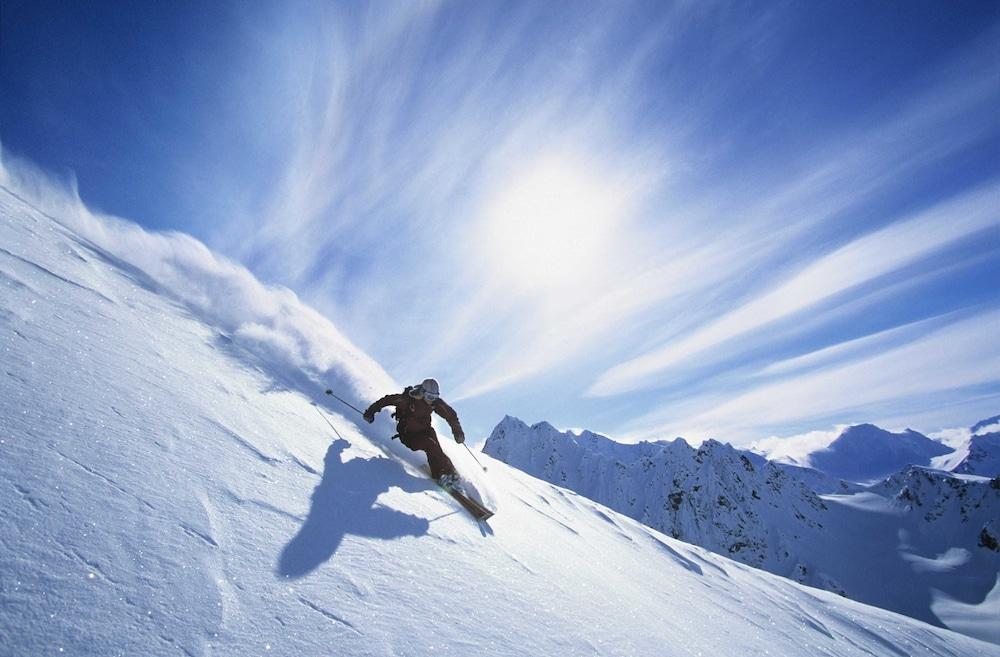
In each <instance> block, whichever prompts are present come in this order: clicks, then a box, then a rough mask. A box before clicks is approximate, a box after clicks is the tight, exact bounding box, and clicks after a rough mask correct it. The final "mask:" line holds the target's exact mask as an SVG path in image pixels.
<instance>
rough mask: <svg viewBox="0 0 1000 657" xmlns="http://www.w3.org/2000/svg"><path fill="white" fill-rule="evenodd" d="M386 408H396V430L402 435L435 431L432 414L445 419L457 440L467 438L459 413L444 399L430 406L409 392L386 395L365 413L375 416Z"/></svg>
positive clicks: (437, 400)
mask: <svg viewBox="0 0 1000 657" xmlns="http://www.w3.org/2000/svg"><path fill="white" fill-rule="evenodd" d="M386 406H395V407H396V412H395V413H394V416H395V417H396V430H397V431H398V432H399V434H400V435H403V434H416V433H424V432H426V431H427V430H429V429H430V430H433V427H432V426H431V413H432V412H433V413H437V414H438V415H440V416H441V417H443V418H444V419H445V422H447V423H448V426H449V427H451V433H452V434H454V436H455V437H456V438H458V437H459V436H463V437H464V436H465V432H464V431H462V425H461V424H460V423H459V421H458V413H456V412H455V409H453V408H452V407H451V406H449V405H448V404H447V403H445V401H444V400H443V399H440V398H438V399H435V400H434V402H433V403H430V404H428V403H427V402H426V401H424V400H423V399H415V398H414V397H411V396H410V395H409V394H408V390H404V391H403V392H401V393H397V394H395V395H386V396H385V397H383V398H382V399H380V400H378V401H377V402H375V403H374V404H372V405H371V406H369V407H368V410H367V411H365V413H366V414H368V415H374V414H375V413H377V412H379V411H380V410H382V409H383V408H385V407H386Z"/></svg>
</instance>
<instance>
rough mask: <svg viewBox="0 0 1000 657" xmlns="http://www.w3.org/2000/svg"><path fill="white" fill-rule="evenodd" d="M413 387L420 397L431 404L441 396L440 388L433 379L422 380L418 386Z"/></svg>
mask: <svg viewBox="0 0 1000 657" xmlns="http://www.w3.org/2000/svg"><path fill="white" fill-rule="evenodd" d="M414 387H415V388H416V389H417V390H419V391H420V394H421V396H422V397H423V398H424V399H425V400H427V401H429V402H432V401H434V400H435V399H438V398H439V397H440V396H441V388H440V387H439V386H438V382H437V381H435V380H434V379H424V380H423V381H422V382H421V383H420V385H418V386H414Z"/></svg>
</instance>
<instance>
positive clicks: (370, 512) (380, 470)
mask: <svg viewBox="0 0 1000 657" xmlns="http://www.w3.org/2000/svg"><path fill="white" fill-rule="evenodd" d="M350 445H351V444H350V443H349V442H347V441H346V440H343V439H338V440H335V441H334V442H333V444H331V445H330V449H328V450H327V452H326V458H325V459H324V464H325V466H324V470H323V479H322V481H320V483H319V485H318V486H316V489H315V490H314V491H313V494H312V506H311V508H310V509H309V517H308V518H306V521H305V523H304V524H303V525H302V527H301V528H299V532H298V534H296V535H295V537H294V538H292V540H291V541H289V542H288V545H286V546H285V548H284V550H282V551H281V556H280V557H279V559H278V569H277V572H278V574H279V575H280V576H282V577H289V578H298V577H304V576H305V575H308V574H309V573H311V572H312V571H314V570H316V568H318V567H319V566H320V565H321V564H322V563H323V562H325V561H327V560H328V559H330V557H332V556H333V554H334V553H335V552H336V551H337V548H339V547H340V543H341V541H342V540H343V539H344V536H345V535H346V534H355V535H357V536H366V537H369V538H381V539H386V540H389V539H393V538H399V537H401V536H422V535H424V534H426V533H427V530H428V528H429V526H430V525H429V524H428V521H427V520H426V519H424V518H420V517H418V516H414V515H410V514H408V513H403V512H401V511H396V510H395V509H390V508H388V507H384V506H379V505H376V504H375V500H376V499H377V498H378V496H379V495H380V494H381V493H383V492H385V491H387V490H389V489H390V488H391V487H393V486H397V487H399V488H402V489H403V490H404V491H406V492H410V493H413V492H419V491H421V490H426V489H427V482H426V481H425V480H424V479H422V478H420V477H414V476H413V475H410V474H407V472H406V471H405V470H404V469H403V466H402V465H400V464H399V463H397V462H396V461H393V460H392V459H388V458H383V457H375V458H370V459H364V458H353V459H351V460H349V461H346V462H344V461H342V460H341V455H342V454H343V452H344V450H345V449H347V448H348V447H350Z"/></svg>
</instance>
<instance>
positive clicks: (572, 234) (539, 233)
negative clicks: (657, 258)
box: [483, 157, 628, 292]
mask: <svg viewBox="0 0 1000 657" xmlns="http://www.w3.org/2000/svg"><path fill="white" fill-rule="evenodd" d="M625 196H626V195H625V194H624V193H623V191H622V190H621V189H618V188H617V186H616V185H615V184H614V183H613V182H611V181H608V180H606V179H605V178H603V177H602V176H601V175H599V174H598V173H595V172H594V171H593V170H592V169H591V168H590V167H588V166H586V165H584V164H582V163H581V161H579V160H576V159H573V158H569V157H546V158H544V159H541V160H539V161H537V162H535V163H534V164H532V165H531V166H529V167H527V168H525V169H523V170H521V171H519V172H518V173H517V174H515V176H514V177H513V178H512V179H511V180H510V182H509V183H508V184H506V185H505V186H504V188H503V189H502V190H500V191H499V192H498V193H497V194H495V195H494V196H493V197H492V200H491V201H490V202H489V203H488V204H487V209H486V213H485V226H484V232H483V239H484V244H485V246H486V250H487V252H488V253H490V254H491V256H492V258H494V259H495V263H494V264H495V266H496V272H497V274H498V275H499V276H501V277H503V278H504V279H505V280H507V281H509V282H511V283H513V284H514V285H515V286H516V287H517V288H518V289H519V290H523V291H530V292H540V291H546V290H549V291H559V290H561V289H563V288H565V287H567V286H569V285H570V284H572V283H573V282H574V281H578V280H580V279H581V278H585V277H587V276H590V275H592V274H593V273H594V272H597V271H600V270H601V269H602V267H601V266H600V265H601V261H602V259H604V258H605V257H607V256H608V254H609V252H610V251H611V250H612V249H611V247H612V245H613V244H614V242H615V235H616V233H618V231H620V230H621V228H622V224H623V222H624V221H625V220H626V219H627V218H628V203H627V199H626V197H625Z"/></svg>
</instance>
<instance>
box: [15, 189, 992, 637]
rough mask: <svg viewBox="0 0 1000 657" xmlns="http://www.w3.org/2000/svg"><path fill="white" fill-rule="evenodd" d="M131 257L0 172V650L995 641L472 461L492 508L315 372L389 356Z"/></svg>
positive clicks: (463, 461)
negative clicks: (227, 307) (438, 483)
mask: <svg viewBox="0 0 1000 657" xmlns="http://www.w3.org/2000/svg"><path fill="white" fill-rule="evenodd" d="M105 247H107V245H105ZM134 255H135V256H136V258H139V257H140V256H142V254H138V253H137V254H134ZM177 257H178V258H183V257H184V254H177ZM129 260H130V254H129V253H117V254H116V255H115V256H112V255H110V254H109V253H108V252H107V251H106V250H105V248H101V247H98V246H95V245H94V244H92V243H90V242H88V241H87V240H85V239H82V238H80V237H78V236H77V235H76V234H75V233H73V232H71V231H70V230H68V229H66V228H64V227H62V226H60V225H59V224H57V223H56V222H54V221H53V220H51V219H50V218H48V217H46V216H44V215H43V214H41V213H40V212H38V211H36V210H34V209H32V208H31V207H30V206H29V205H27V204H25V203H24V202H22V201H20V200H19V199H17V198H15V197H14V196H12V195H11V194H9V193H8V192H6V191H3V190H0V340H2V342H0V345H2V349H3V359H2V370H3V371H2V372H0V491H2V498H0V499H2V504H0V609H2V613H0V653H2V654H4V655H16V656H35V655H48V654H68V655H265V654H268V655H270V654H275V655H290V656H292V655H294V656H313V655H338V656H345V655H372V656H377V655H406V656H410V655H414V656H420V655H427V656H432V655H433V656H435V657H437V656H443V655H461V656H470V655H511V656H514V655H539V656H545V657H555V656H561V655H622V656H633V655H640V656H646V655H649V656H653V655H656V656H673V655H677V656H681V655H705V656H712V657H714V656H723V655H734V656H739V657H743V656H752V655H778V656H781V655H787V656H792V655H796V656H797V655H810V656H813V655H829V656H838V657H839V656H850V655H865V656H869V657H870V656H872V655H877V656H881V655H892V656H903V655H949V656H955V657H958V656H963V657H964V656H968V655H1000V648H998V647H997V646H995V645H991V644H988V643H984V642H981V641H978V640H975V639H971V638H969V637H966V636H963V635H959V634H956V633H953V632H949V631H947V630H941V629H938V628H934V627H931V626H929V625H926V624H924V623H921V622H918V621H915V620H912V619H909V618H906V617H903V616H900V615H897V614H894V613H891V612H887V611H883V610H880V609H875V608H871V607H866V606H864V605H861V604H858V603H855V602H852V601H848V600H843V599H841V598H839V597H838V596H836V595H833V594H829V593H825V592H821V591H817V590H814V589H808V588H805V587H802V586H799V585H796V584H794V583H792V582H790V581H788V580H785V579H782V578H779V577H775V576H772V575H769V574H767V573H763V572H761V571H758V570H754V569H752V568H749V567H746V566H743V565H740V564H737V563H735V562H732V561H729V560H727V559H724V558H721V557H719V556H716V555H714V554H711V553H708V552H707V551H705V550H702V549H700V548H695V547H692V546H690V545H686V544H684V543H681V542H679V541H675V540H672V539H669V538H666V537H664V536H663V535H661V534H658V533H657V532H655V531H653V530H650V529H648V528H646V527H644V526H642V525H640V524H638V523H636V522H634V521H632V520H629V519H627V518H625V517H623V516H621V515H619V514H617V513H615V512H613V511H610V510H608V509H606V508H604V507H601V506H600V505H598V504H596V503H593V502H591V501H589V500H586V499H584V498H582V497H579V496H577V495H575V494H572V493H570V492H568V491H565V490H562V489H559V488H556V487H553V486H550V485H548V484H544V483H542V482H540V481H538V480H536V479H533V478H531V477H529V476H527V475H524V474H522V473H519V472H518V471H516V470H513V469H511V468H509V467H507V466H505V465H503V464H501V463H499V462H496V461H494V460H492V459H489V458H488V457H485V456H484V457H482V458H483V460H484V462H485V463H487V464H488V466H489V473H488V475H486V478H485V479H483V480H481V481H480V482H479V485H480V487H481V488H482V489H483V491H484V492H485V491H486V487H487V486H488V488H489V494H488V495H487V496H486V497H487V500H488V501H489V503H490V504H492V505H494V506H495V507H496V508H497V510H498V512H497V515H496V516H495V518H493V519H492V520H491V521H490V522H489V526H483V525H480V524H478V523H476V522H474V521H473V520H472V519H471V518H470V517H469V516H468V515H467V514H466V513H465V512H464V511H462V510H461V509H460V508H459V507H458V506H457V505H456V504H455V503H454V502H453V501H452V500H451V499H450V498H448V497H446V496H444V495H443V494H442V493H441V492H440V491H439V490H438V489H437V488H436V487H435V486H434V485H433V484H432V483H431V482H429V481H428V480H427V479H426V478H425V477H424V476H423V475H422V474H421V473H420V472H419V470H418V469H417V468H416V467H415V466H414V463H415V461H414V459H412V458H410V456H409V454H408V453H406V452H405V451H404V452H401V453H400V452H398V451H396V450H398V449H399V447H398V445H395V444H391V443H389V441H388V440H381V442H379V441H378V440H376V438H375V437H376V436H379V435H388V432H387V425H385V424H382V425H378V424H377V425H375V426H374V427H369V426H368V425H364V426H363V427H359V426H358V425H356V424H355V423H354V422H355V419H356V416H354V415H353V412H352V411H349V410H345V409H343V408H341V407H338V406H337V405H336V402H331V401H330V400H329V398H324V397H323V395H317V394H315V391H314V390H313V389H312V387H311V386H312V385H315V389H316V390H322V388H323V387H324V386H326V385H329V384H332V383H339V384H342V385H344V386H345V387H352V389H353V390H354V391H359V392H358V394H362V393H363V392H364V391H366V390H371V391H372V393H371V394H372V395H374V394H375V391H376V390H380V389H381V387H382V386H384V385H386V381H385V377H384V373H381V372H380V370H378V369H377V368H372V367H369V366H368V365H363V366H362V365H358V366H357V367H353V366H351V365H350V363H352V362H353V363H355V364H358V363H362V364H363V358H362V357H361V356H358V355H356V354H355V355H352V356H350V357H349V358H348V357H346V356H344V357H343V358H341V357H339V356H337V355H333V356H331V357H330V358H329V359H327V361H325V362H326V369H323V368H322V367H318V366H316V365H315V362H314V361H310V363H312V364H310V363H305V362H304V363H303V367H302V370H301V371H295V370H292V369H291V368H290V367H289V368H287V369H284V370H283V369H282V368H281V364H282V363H286V364H287V363H288V362H290V361H289V360H288V359H287V358H285V356H281V357H277V356H275V355H274V353H273V352H271V351H269V350H267V349H263V348H262V347H261V345H262V344H264V345H272V346H273V345H280V344H282V342H281V338H282V335H283V334H282V333H281V328H280V325H279V326H278V328H274V327H271V328H269V329H267V330H265V328H267V327H264V326H258V327H257V328H256V329H254V327H252V326H245V325H235V326H234V325H227V324H226V323H225V322H222V321H220V320H219V317H220V316H219V315H218V314H213V313H212V310H213V307H211V306H210V305H208V304H207V302H205V301H204V300H203V299H202V300H201V301H197V300H196V301H192V299H193V298H195V297H194V295H192V296H189V297H185V290H183V289H177V287H176V285H173V284H171V283H170V282H164V281H162V280H160V279H158V278H156V275H157V272H149V271H146V272H144V271H141V270H140V269H137V268H135V267H133V266H131V265H129V264H127V263H128V261H129ZM133 264H134V261H133ZM187 292H190V290H187ZM300 337H301V336H300ZM313 346H314V347H317V348H319V347H322V346H323V345H313ZM343 348H344V349H346V348H347V347H346V346H345V347H343ZM282 353H285V352H282ZM285 355H287V353H286V354H285ZM352 367H353V369H351V368H352ZM302 372H305V374H303V373H302ZM366 373H369V374H366ZM366 376H370V377H373V379H377V380H367V379H364V377H366ZM359 377H361V378H359ZM313 401H319V402H320V403H321V404H323V405H325V412H326V413H327V414H328V415H329V417H330V418H331V419H332V420H333V422H334V423H335V426H336V427H337V428H338V430H339V432H340V434H341V435H342V437H343V438H342V439H338V438H336V436H334V435H333V432H332V431H331V429H330V427H329V426H328V425H327V424H326V422H325V421H324V420H323V419H322V418H321V417H320V416H319V414H318V413H317V410H316V408H313V407H312V406H311V403H312V402H313ZM458 410H459V412H461V408H459V409H458ZM448 447H449V448H450V452H451V454H452V455H453V456H454V458H455V460H456V462H457V463H458V464H459V467H460V468H462V469H463V470H464V471H466V472H470V474H471V471H473V470H474V468H475V465H474V464H473V463H472V462H471V460H470V459H469V458H468V457H467V456H464V455H463V454H462V451H464V450H462V451H459V450H456V449H454V448H453V446H448Z"/></svg>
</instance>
